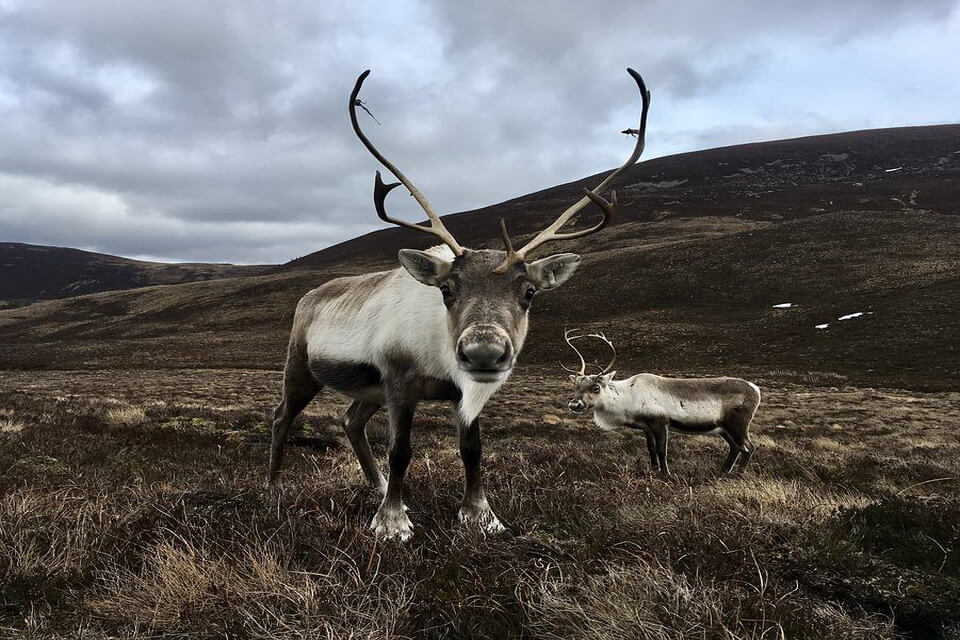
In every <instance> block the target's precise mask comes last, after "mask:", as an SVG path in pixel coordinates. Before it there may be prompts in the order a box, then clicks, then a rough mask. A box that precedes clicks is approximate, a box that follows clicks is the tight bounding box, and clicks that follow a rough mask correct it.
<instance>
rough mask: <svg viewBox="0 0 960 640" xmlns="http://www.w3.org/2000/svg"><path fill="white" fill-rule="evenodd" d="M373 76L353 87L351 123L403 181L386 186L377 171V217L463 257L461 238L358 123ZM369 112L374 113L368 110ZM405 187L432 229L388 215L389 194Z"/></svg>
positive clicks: (374, 199)
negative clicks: (433, 239)
mask: <svg viewBox="0 0 960 640" xmlns="http://www.w3.org/2000/svg"><path fill="white" fill-rule="evenodd" d="M368 75H370V70H369V69H367V70H366V71H364V72H363V73H361V74H360V77H358V78H357V83H356V84H355V85H354V86H353V91H352V92H350V104H349V107H350V124H352V125H353V131H354V133H356V134H357V137H358V138H360V142H362V143H363V146H365V147H366V148H367V151H369V152H370V153H371V154H372V155H373V157H374V158H376V159H377V160H379V161H380V163H381V164H382V165H383V166H385V167H386V168H387V169H389V170H390V173H392V174H393V175H394V176H396V178H397V180H399V181H400V182H392V183H390V184H384V182H383V180H381V179H380V172H379V171H377V175H376V179H375V181H374V187H373V203H374V206H375V207H376V209H377V216H378V217H379V218H380V219H381V220H383V221H384V222H389V223H390V224H395V225H397V226H398V227H405V228H407V229H413V230H415V231H422V232H424V233H429V234H430V235H433V236H436V237H437V238H439V239H440V240H442V241H443V242H444V243H445V244H446V245H447V246H449V247H450V248H451V249H452V250H453V253H454V255H458V256H459V255H463V247H461V246H460V244H459V243H458V242H457V239H456V238H454V237H453V234H452V233H450V232H449V231H448V230H447V228H446V227H445V226H444V225H443V221H442V220H440V216H439V215H437V213H436V212H435V211H434V210H433V207H431V206H430V203H429V202H428V201H427V199H426V198H425V197H424V195H423V194H422V193H420V190H419V189H417V187H416V186H415V185H414V184H413V183H412V182H411V181H410V179H409V178H407V176H405V175H403V173H402V172H401V171H400V169H398V168H397V167H396V166H395V165H394V164H393V163H392V162H390V161H389V160H387V159H386V158H385V157H384V155H383V154H382V153H380V151H378V150H377V148H376V147H375V146H373V143H372V142H370V139H369V138H367V136H366V135H365V134H364V133H363V131H362V130H361V129H360V123H359V122H358V121H357V107H358V106H359V107H361V108H363V109H364V110H366V107H365V106H364V104H363V102H362V101H361V100H360V98H359V97H358V96H359V95H360V87H362V86H363V81H364V80H366V79H367V76H368ZM367 113H370V112H369V111H367ZM401 184H403V186H405V187H406V188H407V190H408V191H409V192H410V195H412V196H413V197H414V198H416V200H417V202H418V203H419V204H420V207H421V208H422V209H423V210H424V211H425V212H426V214H427V218H429V220H430V226H429V227H425V226H423V225H420V224H414V223H412V222H405V221H403V220H397V219H396V218H391V217H390V216H388V215H387V211H386V208H385V207H384V201H385V200H386V197H387V194H388V193H390V191H391V190H393V189H394V188H396V187H398V186H400V185H401Z"/></svg>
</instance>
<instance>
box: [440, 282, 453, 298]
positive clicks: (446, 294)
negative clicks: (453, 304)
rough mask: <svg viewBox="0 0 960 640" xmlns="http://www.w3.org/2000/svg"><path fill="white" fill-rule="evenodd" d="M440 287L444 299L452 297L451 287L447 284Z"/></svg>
mask: <svg viewBox="0 0 960 640" xmlns="http://www.w3.org/2000/svg"><path fill="white" fill-rule="evenodd" d="M438 288H439V289H440V293H441V294H443V297H444V299H446V298H449V297H450V287H448V286H447V285H445V284H442V285H440V286H439V287H438Z"/></svg>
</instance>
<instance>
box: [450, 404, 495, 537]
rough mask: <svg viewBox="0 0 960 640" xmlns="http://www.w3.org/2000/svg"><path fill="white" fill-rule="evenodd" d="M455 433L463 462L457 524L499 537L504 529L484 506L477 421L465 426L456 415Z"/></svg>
mask: <svg viewBox="0 0 960 640" xmlns="http://www.w3.org/2000/svg"><path fill="white" fill-rule="evenodd" d="M456 413H457V417H456V422H457V432H458V435H459V437H460V458H461V459H462V460H463V473H464V485H463V503H462V505H461V506H460V514H459V517H460V522H462V523H476V524H478V525H479V526H480V528H481V529H483V530H484V531H486V532H487V533H500V532H502V531H504V526H503V524H502V523H501V522H500V519H499V518H497V516H496V514H494V513H493V510H492V509H491V508H490V504H489V503H488V502H487V496H486V492H485V491H484V488H483V471H482V468H481V466H480V460H481V457H482V453H483V451H482V446H481V444H480V420H479V418H478V419H475V420H474V421H473V422H472V423H470V424H465V423H464V421H463V420H462V419H461V418H460V416H459V411H458V412H456Z"/></svg>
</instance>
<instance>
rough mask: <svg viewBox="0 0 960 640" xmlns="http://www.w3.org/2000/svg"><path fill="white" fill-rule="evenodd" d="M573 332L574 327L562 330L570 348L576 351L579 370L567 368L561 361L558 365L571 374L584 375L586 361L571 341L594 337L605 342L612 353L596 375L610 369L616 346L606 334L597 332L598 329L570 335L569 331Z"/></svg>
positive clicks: (585, 372) (614, 359)
mask: <svg viewBox="0 0 960 640" xmlns="http://www.w3.org/2000/svg"><path fill="white" fill-rule="evenodd" d="M574 332H576V329H568V330H566V331H564V332H563V339H564V340H566V341H567V344H568V345H570V348H571V349H573V350H574V351H575V352H576V353H577V356H578V357H579V358H580V370H579V371H574V370H573V369H568V368H567V367H566V365H564V364H563V363H562V362H561V363H560V366H561V367H563V369H564V370H565V371H568V372H570V373H572V374H574V375H578V376H584V375H586V374H587V362H586V360H584V358H583V354H582V353H580V350H579V349H577V347H576V346H575V345H574V344H573V341H574V340H580V339H581V338H596V339H597V340H602V341H603V342H604V344H606V345H607V346H608V347H610V350H611V351H612V352H613V355H612V356H611V358H610V362H608V363H607V366H605V367H603V369H601V370H600V373H598V374H597V375H598V376H602V375H603V374H605V373H607V372H608V371H610V369H612V368H613V363H614V362H616V361H617V348H616V347H614V346H613V342H611V341H610V339H609V338H607V336H606V335H605V334H604V333H603V332H599V331H598V332H596V333H586V334H582V335H573V336H572V335H570V334H571V333H574ZM593 366H595V367H597V368H598V369H600V366H599V365H593Z"/></svg>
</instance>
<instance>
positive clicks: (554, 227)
mask: <svg viewBox="0 0 960 640" xmlns="http://www.w3.org/2000/svg"><path fill="white" fill-rule="evenodd" d="M627 72H628V73H629V74H630V76H631V77H632V78H633V79H634V80H635V81H636V83H637V86H638V88H639V90H640V95H641V97H642V101H643V107H642V110H641V116H640V129H639V134H638V135H637V143H636V145H635V146H634V149H633V152H632V153H631V155H630V157H629V158H627V161H626V162H624V163H623V165H622V166H620V167H619V168H618V169H616V170H615V171H613V172H611V173H610V174H609V175H608V176H607V177H606V178H605V179H604V180H603V181H601V182H600V184H598V185H597V186H596V187H594V188H593V189H592V190H588V189H584V190H583V191H584V194H583V197H582V198H580V199H579V200H578V201H577V202H576V203H574V204H573V205H571V206H570V207H569V208H568V209H567V210H566V211H564V212H563V213H561V214H560V216H559V217H558V218H557V219H556V220H555V221H554V222H553V223H552V224H550V225H549V226H547V227H546V228H545V229H543V230H542V231H541V232H539V233H538V234H537V235H536V236H534V237H533V239H531V240H530V241H529V242H528V243H527V244H526V245H524V246H523V247H522V248H521V249H519V250H514V248H513V245H512V243H511V241H510V236H509V234H508V232H507V228H506V225H505V223H504V221H503V220H502V219H501V220H500V231H501V234H502V237H503V242H504V245H505V246H506V251H505V252H504V251H496V250H490V249H480V250H474V249H468V248H466V247H464V246H462V245H460V243H458V242H457V240H456V239H455V238H454V237H453V235H452V234H451V233H450V232H449V231H448V230H447V228H446V227H445V226H444V224H443V221H442V220H441V219H440V216H438V215H437V214H436V212H435V211H434V210H433V208H432V207H431V206H430V203H429V202H427V200H426V198H424V196H423V194H422V193H420V191H419V190H418V189H417V188H416V187H415V186H414V184H413V183H412V182H411V181H410V180H409V179H408V178H407V177H406V176H405V175H404V174H403V173H402V172H401V171H400V170H399V169H398V168H397V167H395V166H394V165H393V164H392V163H391V162H390V161H389V160H387V159H386V158H385V157H384V156H383V154H381V153H380V151H378V150H377V148H376V147H375V146H374V145H373V143H372V142H370V140H369V139H368V138H367V136H366V135H365V134H364V133H363V131H362V130H361V128H360V124H359V122H358V121H357V113H356V108H357V107H358V106H360V107H363V106H364V103H363V102H362V101H361V100H360V99H359V97H358V96H359V94H360V88H361V86H362V85H363V82H364V80H365V79H366V78H367V76H368V75H369V73H370V71H369V70H367V71H364V72H363V73H362V74H360V77H359V78H357V82H356V84H355V86H354V88H353V92H352V93H351V94H350V100H349V112H350V122H351V124H352V125H353V130H354V132H355V133H356V135H357V137H358V138H359V139H360V142H361V143H363V145H364V146H365V147H366V148H367V150H368V151H369V152H370V153H371V154H372V155H373V156H374V158H376V159H377V160H378V161H379V162H380V163H381V164H382V165H383V166H384V167H386V168H387V169H388V170H389V171H390V172H391V173H392V174H393V175H394V176H395V177H396V178H397V179H398V180H399V182H396V183H392V184H384V183H383V181H382V180H381V178H380V172H379V171H377V173H376V178H375V180H374V195H373V200H374V207H375V209H376V212H377V215H378V216H379V217H380V219H381V220H383V221H385V222H389V223H391V224H395V225H397V226H400V227H405V228H407V229H413V230H416V231H421V232H423V233H427V234H430V235H432V236H435V237H436V238H438V239H439V240H440V241H441V242H442V243H443V244H441V245H438V246H434V247H431V248H430V249H427V250H426V251H417V250H414V249H402V250H401V251H400V252H399V260H400V265H401V266H400V267H398V268H395V269H393V270H391V271H383V272H379V273H369V274H366V275H360V276H353V277H345V278H337V279H335V280H331V281H329V282H327V283H326V284H323V285H321V286H320V287H318V288H316V289H314V290H312V291H310V292H309V293H307V294H306V295H305V296H304V297H303V298H302V299H301V300H300V302H299V304H298V305H297V310H296V313H295V315H294V320H293V328H292V330H291V332H290V343H289V347H288V351H287V363H286V366H285V368H284V374H283V400H282V401H281V402H280V404H279V405H278V406H277V408H276V410H275V412H274V421H273V433H272V446H271V453H270V466H269V470H268V483H269V486H270V487H275V485H276V479H277V472H278V470H279V468H280V462H281V457H282V454H283V447H284V440H285V438H286V435H287V430H288V429H289V428H290V425H291V422H292V421H293V419H294V418H295V417H296V416H297V414H299V413H300V411H302V410H303V408H304V407H305V406H306V405H307V403H309V402H310V400H312V399H313V397H314V396H316V394H317V393H318V392H319V391H320V389H321V388H323V387H324V386H327V387H330V388H332V389H335V390H336V391H339V392H340V393H342V394H344V395H346V396H348V397H350V398H352V399H353V403H352V404H351V405H350V406H349V408H348V409H347V411H346V413H345V414H344V416H343V420H342V425H343V428H344V430H345V431H346V435H347V438H348V439H349V441H350V444H351V445H352V447H353V450H354V452H355V453H356V455H357V458H358V460H359V462H360V467H361V469H362V471H363V474H364V475H365V476H366V479H367V481H368V482H369V483H370V484H371V485H372V486H373V487H374V488H376V489H377V490H378V491H379V492H380V494H381V496H382V498H383V500H382V502H381V504H380V507H379V509H378V511H377V513H376V515H375V516H374V517H373V521H372V523H371V525H370V526H371V528H372V529H373V531H374V532H375V533H376V534H377V535H378V536H381V537H383V538H387V539H390V538H394V537H395V538H399V539H400V540H407V539H409V538H410V536H411V535H412V533H413V528H412V524H411V522H410V519H409V518H408V517H407V514H406V506H405V505H404V504H403V497H402V493H403V478H404V475H405V473H406V470H407V465H408V464H409V462H410V458H411V455H412V454H411V449H410V430H411V428H412V424H413V416H414V412H415V410H416V407H417V404H418V403H419V402H420V401H422V400H441V401H449V402H451V403H453V405H454V407H455V411H454V422H455V423H456V427H457V431H458V435H459V444H460V455H461V458H462V460H463V466H464V472H465V481H464V493H463V502H462V506H461V507H460V512H459V519H460V521H461V522H463V523H474V524H476V525H479V526H480V527H481V528H482V529H483V530H484V531H486V532H490V533H495V532H499V531H502V530H503V528H504V527H503V525H502V524H501V523H500V520H499V519H498V518H497V516H496V515H495V514H494V512H493V510H492V509H491V508H490V505H489V503H488V502H487V498H486V495H485V491H484V487H483V481H482V472H481V467H480V458H481V445H480V424H479V421H478V416H479V415H480V412H481V410H482V409H483V406H484V405H485V404H486V402H487V400H488V399H489V398H490V397H491V396H492V395H493V394H494V393H496V391H497V390H498V389H499V388H500V387H501V386H502V385H503V383H504V382H505V381H506V379H507V377H508V376H509V375H510V372H511V370H512V369H513V366H514V364H515V363H516V360H517V355H518V354H519V352H520V350H521V349H522V348H523V343H524V340H525V338H526V335H527V329H528V312H529V309H530V305H531V304H532V303H533V300H534V297H535V296H536V295H537V294H538V293H539V292H540V291H550V290H552V289H556V288H557V287H559V286H560V285H562V284H563V283H564V282H566V281H567V280H568V279H569V278H570V277H571V276H572V275H573V274H574V272H575V271H576V269H577V267H578V265H579V264H580V256H578V255H576V254H573V253H560V254H556V255H551V256H548V257H545V258H541V259H539V260H532V261H531V260H528V256H529V255H530V254H531V253H532V252H533V251H534V250H535V249H537V248H538V247H540V246H542V245H544V244H546V243H548V242H552V241H555V240H570V239H574V238H582V237H584V236H588V235H590V234H593V233H596V232H597V231H600V230H601V229H603V228H604V227H605V226H606V225H607V223H608V222H609V221H610V219H611V216H612V215H613V210H614V206H615V204H614V203H615V202H616V195H615V194H613V195H612V196H611V200H612V202H608V201H607V200H605V199H604V198H603V197H602V196H601V195H600V193H601V192H602V191H603V190H604V189H605V188H606V187H607V186H608V185H610V184H611V183H612V182H613V180H614V179H615V178H616V177H617V176H618V175H620V173H621V172H622V171H624V170H625V169H626V168H627V167H629V166H631V165H632V164H633V163H635V162H636V161H637V159H638V158H639V157H640V154H641V153H642V152H643V147H644V131H645V129H646V121H647V110H648V108H649V104H650V93H649V92H648V91H647V89H646V86H645V85H644V83H643V79H642V78H641V77H640V75H639V74H638V73H637V72H636V71H634V70H633V69H627ZM400 184H402V185H403V186H404V187H405V188H406V189H407V190H408V191H409V192H410V194H411V195H412V196H413V197H414V198H415V199H416V201H417V202H418V203H419V205H420V207H421V208H422V209H423V210H424V212H426V214H427V217H428V219H429V226H428V225H424V224H414V223H409V222H404V221H402V220H397V219H394V218H392V217H390V216H388V215H387V212H386V208H385V199H386V196H387V194H388V193H389V192H390V191H391V190H392V189H394V188H395V187H397V186H399V185H400ZM591 203H593V204H594V205H596V206H597V208H599V209H600V211H601V212H602V216H603V217H602V219H601V220H600V221H599V222H598V223H597V224H595V225H593V226H592V227H589V228H586V229H581V230H578V231H570V232H566V233H561V232H560V229H561V228H562V227H564V225H566V224H567V223H568V222H569V221H570V220H571V219H572V218H573V217H574V216H575V215H577V213H579V212H580V211H581V210H583V209H584V208H585V207H587V206H588V205H589V204H591ZM424 285H426V286H424ZM384 405H386V406H387V410H388V413H389V419H390V420H389V422H390V431H391V443H390V448H389V453H388V460H389V475H388V477H387V478H386V479H385V478H384V477H383V475H382V474H381V473H380V469H379V468H378V466H377V463H376V461H375V460H374V457H373V454H372V452H371V450H370V445H369V443H368V441H367V437H366V432H365V427H366V424H367V421H368V420H369V419H370V418H371V416H373V414H374V413H376V412H377V411H378V410H379V409H380V408H381V407H382V406H384Z"/></svg>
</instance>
